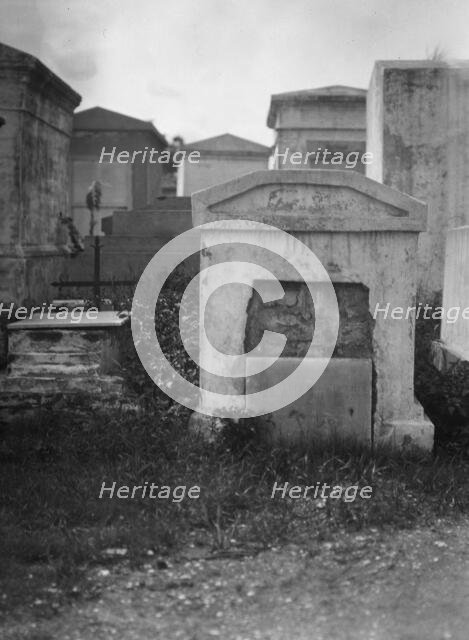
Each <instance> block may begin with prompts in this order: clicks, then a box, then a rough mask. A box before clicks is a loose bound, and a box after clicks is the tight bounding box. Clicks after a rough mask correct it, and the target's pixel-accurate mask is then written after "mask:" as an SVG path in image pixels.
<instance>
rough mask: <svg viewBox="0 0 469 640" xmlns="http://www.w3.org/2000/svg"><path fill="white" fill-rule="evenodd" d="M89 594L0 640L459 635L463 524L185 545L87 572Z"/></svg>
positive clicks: (468, 582)
mask: <svg viewBox="0 0 469 640" xmlns="http://www.w3.org/2000/svg"><path fill="white" fill-rule="evenodd" d="M89 578H90V580H91V581H93V583H95V584H96V585H97V587H98V588H99V590H100V595H99V597H98V598H96V599H94V600H90V601H83V600H81V599H77V601H76V603H72V604H70V605H67V606H66V607H63V608H61V609H60V610H55V614H54V613H51V612H50V609H49V611H48V612H47V611H45V610H41V602H39V603H36V605H35V606H32V607H25V608H24V609H23V610H21V611H18V610H17V611H16V612H15V613H14V614H11V615H10V617H9V618H8V619H7V621H6V624H5V625H4V626H3V631H2V632H1V633H0V635H1V637H2V638H4V639H5V640H19V639H23V638H24V639H28V640H51V639H54V640H55V639H57V640H67V639H73V640H78V639H80V640H82V639H83V640H101V639H106V640H107V639H108V638H118V639H119V640H133V639H138V640H160V639H161V640H175V639H177V638H178V639H182V640H209V639H210V638H223V639H224V640H235V639H236V640H257V639H260V640H322V639H323V640H334V639H338V640H349V639H350V640H467V638H469V520H464V521H461V522H460V523H459V524H454V523H452V524H450V523H448V522H444V521H442V522H438V523H437V524H435V525H434V526H432V527H429V528H425V529H424V528H420V529H417V530H413V531H402V532H398V533H393V534H391V533H389V534H383V533H378V532H376V531H372V532H370V533H367V534H366V535H365V534H362V535H359V534H356V535H344V536H341V537H340V538H339V537H338V539H337V540H336V541H334V542H326V543H322V544H321V545H319V546H315V545H308V544H307V543H302V544H301V545H295V544H292V545H289V546H288V547H284V548H282V549H270V550H268V551H264V552H262V553H259V554H257V555H256V556H254V557H242V558H234V557H231V558H216V557H213V556H210V555H207V554H206V553H204V552H203V550H198V549H196V548H188V549H187V550H186V552H185V554H184V556H181V557H180V558H178V559H175V561H173V562H172V563H168V567H167V568H164V565H163V564H162V563H161V562H159V563H157V561H156V559H155V558H151V557H150V558H149V562H148V563H147V564H146V565H145V566H144V568H143V569H142V570H140V571H132V570H130V569H129V568H128V567H127V566H126V563H125V562H123V563H120V564H118V565H116V566H114V567H113V568H111V569H107V568H95V569H93V571H92V572H91V573H90V576H89Z"/></svg>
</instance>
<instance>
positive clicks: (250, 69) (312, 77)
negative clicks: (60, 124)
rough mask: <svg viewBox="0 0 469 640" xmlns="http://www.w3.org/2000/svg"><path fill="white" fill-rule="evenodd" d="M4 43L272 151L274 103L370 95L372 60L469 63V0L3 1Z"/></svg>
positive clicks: (112, 95)
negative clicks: (439, 54)
mask: <svg viewBox="0 0 469 640" xmlns="http://www.w3.org/2000/svg"><path fill="white" fill-rule="evenodd" d="M0 40H1V41H3V42H5V43H6V44H10V45H12V46H15V47H17V48H19V49H23V50H24V51H27V52H29V53H32V54H34V55H36V56H38V57H39V58H40V59H41V60H42V61H43V62H44V63H45V64H47V65H48V66H49V67H50V68H51V69H52V70H53V71H55V72H56V73H57V74H59V75H60V76H61V77H62V78H63V79H64V80H65V81H66V82H68V83H69V84H70V85H71V86H72V87H73V88H74V89H75V90H76V91H78V92H79V93H80V94H81V95H82V98H83V101H82V104H81V106H80V107H79V108H80V109H83V108H88V107H92V106H95V105H100V106H102V107H106V108H109V109H113V110H115V111H120V112H122V113H126V114H128V115H132V116H135V117H137V118H142V119H145V120H153V122H154V123H155V125H156V126H157V128H158V129H159V130H160V131H161V132H162V133H164V134H165V135H166V136H167V137H168V138H172V137H173V136H174V135H176V134H181V135H182V136H183V137H184V138H185V140H186V141H187V142H192V141H194V140H198V139H201V138H206V137H209V136H212V135H217V134H220V133H225V132H230V133H234V134H235V135H239V136H242V137H245V138H250V139H252V140H256V141H258V142H263V143H265V144H271V143H272V141H273V134H272V132H271V131H270V129H268V128H267V126H266V118H267V111H268V108H269V101H270V95H271V94H272V93H280V92H282V91H293V90H297V89H307V88H311V87H319V86H324V85H331V84H348V85H351V86H356V87H364V88H366V87H367V86H368V81H369V77H370V74H371V70H372V67H373V62H374V60H378V59H381V60H383V59H384V60H385V59H398V58H400V59H422V58H425V57H427V56H428V55H430V54H431V52H432V51H433V50H434V49H435V47H439V48H440V49H443V50H444V51H445V53H446V55H447V57H448V58H456V59H458V58H459V59H463V58H466V59H469V1H468V0H164V1H162V0H0Z"/></svg>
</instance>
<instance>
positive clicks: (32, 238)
mask: <svg viewBox="0 0 469 640" xmlns="http://www.w3.org/2000/svg"><path fill="white" fill-rule="evenodd" d="M0 76H1V80H0V115H2V117H3V118H4V119H5V121H6V123H5V125H4V126H3V127H2V128H0V242H1V244H0V300H3V301H8V302H16V303H18V304H20V303H22V302H24V301H26V300H29V301H31V302H33V301H37V302H39V301H44V300H47V299H49V298H50V297H51V295H52V290H51V288H50V283H51V282H52V281H53V280H54V279H55V278H57V277H58V276H60V275H61V274H63V273H65V271H66V262H65V247H64V243H65V242H66V235H65V231H64V227H63V225H62V224H61V223H60V217H59V215H60V213H63V214H64V215H69V213H70V203H69V173H70V171H69V169H70V167H69V149H70V136H71V130H72V112H73V109H74V108H75V107H76V106H77V105H78V104H79V102H80V97H79V96H78V94H76V93H75V92H74V91H73V90H72V89H71V88H70V87H69V86H68V85H66V84H65V83H64V82H63V81H62V80H60V78H58V77H57V76H56V75H54V74H53V73H52V72H51V71H49V69H47V67H45V66H44V65H43V64H42V63H41V62H40V61H39V60H37V59H36V58H34V57H33V56H30V55H28V54H25V53H23V52H21V51H18V50H16V49H13V48H11V47H7V46H6V45H0Z"/></svg>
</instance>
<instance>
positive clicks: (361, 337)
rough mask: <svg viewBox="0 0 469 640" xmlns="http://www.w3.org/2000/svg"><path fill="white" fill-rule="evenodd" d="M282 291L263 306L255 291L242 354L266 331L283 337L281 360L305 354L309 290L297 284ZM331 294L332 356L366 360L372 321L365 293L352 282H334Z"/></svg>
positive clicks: (310, 322) (310, 320) (311, 319)
mask: <svg viewBox="0 0 469 640" xmlns="http://www.w3.org/2000/svg"><path fill="white" fill-rule="evenodd" d="M282 287H283V288H284V290H285V296H284V297H283V298H281V299H280V300H275V301H274V302H268V303H266V304H264V303H263V302H262V299H261V297H260V295H259V294H258V293H257V291H253V295H252V298H251V300H250V301H249V304H248V307H247V320H246V337H245V342H244V344H245V351H246V352H248V351H251V349H254V348H255V347H256V346H257V344H258V343H259V342H260V340H261V338H262V334H263V333H264V331H266V330H267V331H274V332H275V333H283V334H284V335H286V336H287V343H286V345H285V348H284V350H283V352H282V354H281V357H282V358H288V357H304V356H305V354H306V352H307V351H308V348H309V345H310V344H311V340H312V338H313V333H314V326H315V313H314V303H313V300H312V298H311V294H310V292H309V289H308V287H307V285H306V284H305V283H301V282H282ZM334 290H335V292H336V296H337V303H338V306H339V314H340V322H339V336H338V339H337V345H336V348H335V350H334V356H335V357H339V358H370V357H371V355H372V336H373V319H372V317H371V315H370V311H369V299H368V290H367V289H366V287H364V286H363V285H361V284H356V283H352V282H351V283H345V282H336V283H335V284H334ZM334 356H333V357H334Z"/></svg>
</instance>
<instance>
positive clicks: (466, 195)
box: [367, 60, 469, 296]
mask: <svg viewBox="0 0 469 640" xmlns="http://www.w3.org/2000/svg"><path fill="white" fill-rule="evenodd" d="M367 149H368V151H370V152H372V153H373V157H374V162H373V163H372V164H370V165H369V166H368V167H367V176H368V177H370V178H373V179H374V180H379V181H380V182H383V183H384V184H387V185H389V186H391V187H394V188H395V189H399V190H400V191H402V192H404V193H408V194H409V195H412V196H414V197H416V198H419V199H421V200H423V201H424V202H426V203H427V204H428V229H427V231H426V232H424V233H422V234H421V235H420V238H419V254H418V257H419V288H420V291H421V294H422V295H424V296H431V295H432V294H434V293H435V292H437V291H441V289H442V286H443V266H444V253H445V234H446V232H447V231H448V229H450V228H451V227H456V226H460V225H463V224H467V223H468V222H469V67H467V65H464V64H461V65H459V66H458V65H452V66H450V65H448V64H445V63H437V62H430V61H428V62H426V61H421V60H420V61H389V62H382V61H379V62H376V64H375V68H374V71H373V75H372V78H371V83H370V88H369V92H368V130H367Z"/></svg>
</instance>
